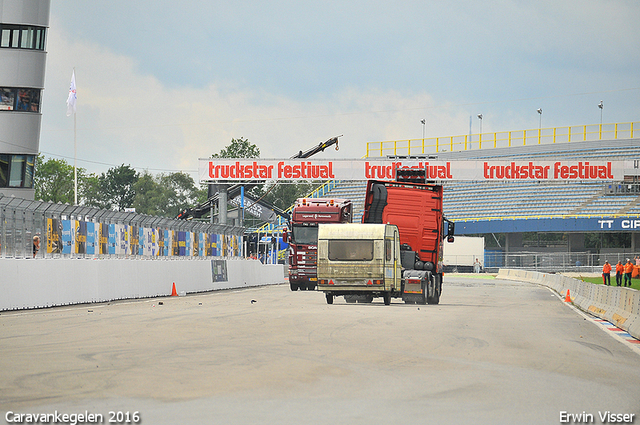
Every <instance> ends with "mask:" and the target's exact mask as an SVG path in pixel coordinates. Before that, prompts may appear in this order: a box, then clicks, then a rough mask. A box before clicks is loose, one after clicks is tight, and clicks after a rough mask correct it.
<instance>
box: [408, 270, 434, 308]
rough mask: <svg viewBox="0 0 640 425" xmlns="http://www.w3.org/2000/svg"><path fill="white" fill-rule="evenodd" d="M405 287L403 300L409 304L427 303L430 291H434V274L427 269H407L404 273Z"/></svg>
mask: <svg viewBox="0 0 640 425" xmlns="http://www.w3.org/2000/svg"><path fill="white" fill-rule="evenodd" d="M402 279H403V281H404V288H403V291H402V301H404V302H405V303H407V304H426V303H427V297H429V295H430V294H429V291H430V289H431V291H433V288H430V287H432V286H433V285H432V284H431V282H432V281H433V276H432V274H431V272H430V271H426V270H405V271H404V272H403V273H402Z"/></svg>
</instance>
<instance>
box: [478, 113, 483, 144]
mask: <svg viewBox="0 0 640 425" xmlns="http://www.w3.org/2000/svg"><path fill="white" fill-rule="evenodd" d="M478 119H479V120H480V133H479V134H478V149H482V114H478Z"/></svg>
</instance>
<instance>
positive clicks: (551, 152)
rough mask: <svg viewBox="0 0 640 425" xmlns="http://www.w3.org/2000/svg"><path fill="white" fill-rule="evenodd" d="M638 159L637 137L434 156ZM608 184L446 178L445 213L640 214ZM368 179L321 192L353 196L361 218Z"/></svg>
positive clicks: (467, 216)
mask: <svg viewBox="0 0 640 425" xmlns="http://www.w3.org/2000/svg"><path fill="white" fill-rule="evenodd" d="M556 158H557V159H563V160H571V159H580V160H596V159H599V160H625V159H628V160H631V159H634V160H638V159H640V140H638V139H627V140H610V141H603V140H598V141H586V142H571V143H557V144H548V145H532V146H519V147H510V148H495V149H482V150H475V151H474V150H467V151H462V152H446V153H440V154H438V159H439V160H454V159H455V160H461V159H469V160H476V159H483V160H491V159H493V160H511V159H517V160H527V159H538V160H553V159H556ZM610 185H611V182H564V181H563V182H544V183H543V182H447V183H445V185H444V212H445V215H446V216H447V217H448V218H449V219H452V220H454V221H455V220H474V219H490V218H496V219H500V218H507V217H509V218H517V217H540V216H545V217H549V216H554V217H557V216H568V215H571V216H611V215H616V214H625V215H638V214H640V205H639V201H640V197H639V196H638V195H640V194H639V193H635V194H633V193H630V194H615V195H614V194H611V193H610V192H611V191H607V188H608V187H609V186H610ZM365 190H366V183H364V182H338V183H337V184H336V186H335V187H334V188H333V189H332V190H331V191H329V192H328V194H325V195H324V196H334V197H340V198H347V199H351V201H352V202H353V205H354V214H353V217H354V221H359V220H360V219H361V217H362V209H363V204H364V196H365Z"/></svg>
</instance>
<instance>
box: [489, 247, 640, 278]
mask: <svg viewBox="0 0 640 425" xmlns="http://www.w3.org/2000/svg"><path fill="white" fill-rule="evenodd" d="M636 255H637V254H632V253H628V252H618V253H606V254H605V253H600V254H594V253H591V252H546V253H545V252H516V253H504V252H501V251H485V254H484V267H485V268H487V269H498V268H509V269H527V270H535V271H539V272H547V273H556V272H583V273H599V272H602V266H603V265H604V262H605V261H609V263H610V264H611V265H612V267H613V269H614V271H615V265H616V263H617V262H618V261H620V262H621V263H622V264H624V263H626V261H627V259H631V262H632V263H634V264H635V261H634V258H635V257H636Z"/></svg>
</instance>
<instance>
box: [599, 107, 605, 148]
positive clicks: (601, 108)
mask: <svg viewBox="0 0 640 425" xmlns="http://www.w3.org/2000/svg"><path fill="white" fill-rule="evenodd" d="M598 108H600V140H602V110H603V109H604V103H602V101H600V103H598Z"/></svg>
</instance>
